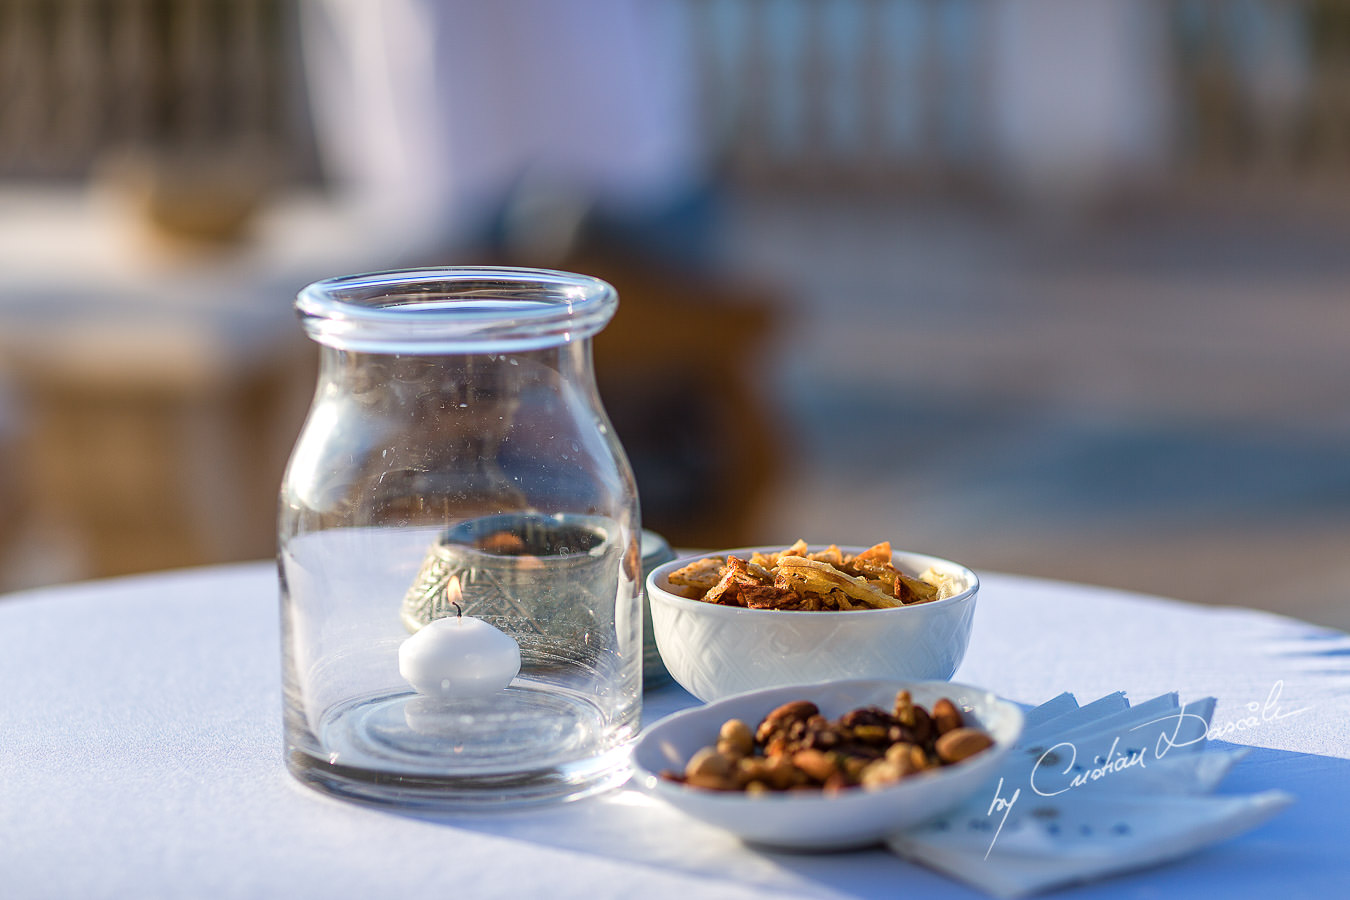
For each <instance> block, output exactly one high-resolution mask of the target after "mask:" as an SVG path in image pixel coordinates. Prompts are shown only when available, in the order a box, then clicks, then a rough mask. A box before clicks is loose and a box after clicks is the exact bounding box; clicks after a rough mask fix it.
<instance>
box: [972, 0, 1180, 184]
mask: <svg viewBox="0 0 1350 900" xmlns="http://www.w3.org/2000/svg"><path fill="white" fill-rule="evenodd" d="M1166 12H1167V7H1166V5H1165V4H1163V3H1161V2H1157V0H997V2H995V3H994V4H993V6H992V9H991V13H992V20H993V23H992V29H991V32H992V33H991V38H992V59H991V62H990V65H991V77H990V80H989V81H990V85H991V91H992V96H991V101H992V103H991V106H992V110H993V121H992V127H993V145H994V153H995V160H996V165H997V166H998V167H999V169H1000V174H1001V176H1002V178H1003V179H1004V181H1005V183H1006V184H1007V186H1008V187H1009V189H1010V190H1011V191H1012V192H1013V193H1014V194H1016V195H1019V196H1021V197H1022V198H1023V199H1026V200H1028V201H1030V202H1032V203H1033V204H1036V205H1041V206H1047V207H1051V208H1056V207H1058V208H1068V209H1072V208H1075V207H1078V206H1080V205H1085V204H1089V205H1090V204H1091V202H1092V201H1094V200H1096V199H1098V197H1099V195H1101V194H1102V193H1104V192H1107V191H1109V190H1111V189H1113V188H1115V187H1118V186H1120V185H1122V184H1124V185H1126V186H1128V185H1130V184H1132V183H1137V182H1140V181H1146V180H1148V179H1149V178H1151V177H1152V176H1154V175H1156V174H1157V173H1158V172H1159V171H1160V170H1161V169H1162V168H1163V167H1164V166H1165V165H1166V164H1167V163H1168V161H1169V158H1170V154H1171V152H1172V149H1173V134H1172V125H1171V122H1172V116H1173V110H1172V108H1171V103H1172V97H1173V90H1174V85H1173V83H1172V81H1171V80H1170V76H1169V65H1168V62H1167V40H1168V32H1167V20H1166Z"/></svg>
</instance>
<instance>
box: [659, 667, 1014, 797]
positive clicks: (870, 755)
mask: <svg viewBox="0 0 1350 900" xmlns="http://www.w3.org/2000/svg"><path fill="white" fill-rule="evenodd" d="M993 744H994V741H993V738H991V737H990V736H989V735H988V734H987V733H986V732H984V731H983V730H981V729H979V728H975V727H972V726H970V725H967V723H966V721H965V717H964V716H963V715H962V714H961V711H960V710H959V709H958V708H957V707H956V705H955V704H954V703H952V701H951V700H949V699H947V698H945V697H944V698H942V699H940V700H938V701H937V702H936V703H934V704H933V709H932V711H931V712H929V711H928V710H926V709H924V707H922V706H920V705H919V704H917V703H915V702H914V700H913V697H912V696H911V695H910V692H909V691H905V690H902V691H900V692H899V693H897V694H896V696H895V705H894V708H893V709H892V710H891V711H890V712H887V711H886V710H884V709H882V708H881V707H878V706H865V707H860V708H858V709H854V710H850V711H849V712H846V713H844V714H843V715H842V716H840V717H839V718H838V719H836V720H833V721H831V720H829V719H827V718H825V716H823V715H821V713H820V709H819V708H818V707H817V706H816V704H814V703H812V702H811V701H809V700H794V701H792V702H791V703H785V704H783V705H782V706H780V707H778V708H777V709H775V710H773V711H772V712H770V713H769V714H768V715H767V716H765V717H764V719H763V720H762V721H761V722H760V723H759V724H758V726H756V727H755V728H754V729H751V727H750V726H749V725H747V724H746V723H745V722H743V721H741V720H740V719H729V720H727V721H726V722H725V723H723V725H722V728H721V731H720V732H719V734H718V737H717V742H716V744H715V745H712V746H708V747H704V748H703V749H701V750H699V751H698V752H697V753H695V754H694V755H693V756H692V757H691V758H690V760H689V762H688V763H687V764H686V765H685V768H684V771H683V772H673V771H668V772H663V773H661V777H663V778H665V779H667V780H670V781H675V782H679V783H681V784H687V785H691V786H693V787H700V788H707V789H709V790H715V791H744V792H746V793H749V794H759V793H766V792H769V791H794V790H823V791H826V792H833V791H838V790H842V789H844V788H850V787H857V786H863V787H878V786H881V785H887V784H892V783H894V782H897V781H899V780H900V779H902V778H906V777H908V776H910V775H915V774H918V773H920V772H924V771H927V770H929V769H936V768H938V767H940V766H945V765H953V764H955V763H959V762H961V761H962V760H965V759H969V758H970V757H972V756H974V755H975V754H977V753H981V752H983V751H984V750H986V749H988V748H989V747H991V746H993Z"/></svg>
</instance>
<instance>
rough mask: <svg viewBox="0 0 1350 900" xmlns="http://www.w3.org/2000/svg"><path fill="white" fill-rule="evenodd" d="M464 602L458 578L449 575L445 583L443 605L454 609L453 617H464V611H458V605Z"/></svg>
mask: <svg viewBox="0 0 1350 900" xmlns="http://www.w3.org/2000/svg"><path fill="white" fill-rule="evenodd" d="M462 602H464V593H463V591H461V590H460V589H459V576H458V575H451V576H450V578H449V580H447V581H446V582H445V605H446V606H453V607H454V608H455V615H456V616H462V615H464V610H462V609H460V606H459V605H460V603H462Z"/></svg>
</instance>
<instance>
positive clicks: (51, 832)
mask: <svg viewBox="0 0 1350 900" xmlns="http://www.w3.org/2000/svg"><path fill="white" fill-rule="evenodd" d="M278 619H279V616H278V603H277V583H276V575H275V570H274V568H273V566H272V565H270V564H268V563H250V564H245V565H236V566H226V567H212V568H201V569H189V570H180V571H172V572H163V573H156V574H152V575H144V576H132V577H126V578H120V579H113V580H106V581H99V582H88V583H82V584H74V585H67V586H60V587H54V588H46V589H41V590H35V591H29V592H25V593H21V594H13V595H10V596H8V597H5V598H0V684H3V685H4V687H5V689H6V695H5V699H4V702H3V703H0V873H3V875H2V876H0V884H3V889H0V894H3V896H4V897H6V898H10V900H20V898H30V897H75V896H78V897H84V898H95V897H118V898H121V897H128V896H133V897H139V898H156V897H182V896H195V897H208V898H216V897H248V898H256V897H288V898H289V897H307V896H324V897H332V896H344V897H345V896H376V895H378V896H389V897H399V898H413V897H434V898H437V900H443V898H445V897H447V896H452V895H454V896H469V897H482V896H492V897H496V896H501V897H507V896H509V897H533V896H549V897H590V898H595V897H625V898H626V897H632V896H641V897H643V898H644V900H657V898H662V897H678V898H681V900H683V898H687V897H689V896H698V897H700V898H703V897H767V896H774V897H781V896H801V897H858V896H863V897H867V896H878V897H883V896H884V897H894V896H898V895H900V894H906V895H911V896H924V897H978V896H981V895H980V894H978V893H976V892H975V891H973V890H971V889H970V888H968V887H965V886H963V885H961V884H958V883H955V882H953V881H950V880H948V879H946V878H944V877H942V876H940V875H938V874H936V873H934V872H930V871H928V870H926V869H924V868H921V867H918V866H915V865H912V864H910V863H907V862H905V861H903V860H901V859H899V858H898V857H896V856H894V855H892V854H890V853H888V852H886V851H884V850H881V849H876V850H869V851H861V852H852V853H844V854H821V855H794V854H788V853H777V852H769V851H764V850H760V849H752V848H749V847H747V846H745V845H743V844H741V843H740V842H739V841H737V840H736V839H735V838H733V837H731V836H729V835H727V834H725V833H722V832H720V831H718V830H716V829H713V828H711V827H709V826H705V825H703V824H700V823H698V822H695V821H693V820H690V819H688V818H685V817H684V816H682V815H681V814H680V813H678V812H676V811H675V810H673V809H670V808H668V807H666V806H664V805H662V804H660V803H658V802H657V801H655V800H653V799H651V798H649V797H647V796H646V795H644V794H641V793H639V792H638V791H636V790H634V789H632V788H623V789H620V790H617V791H612V792H610V793H608V794H605V795H602V796H599V797H595V798H591V799H588V800H583V801H579V802H576V803H571V804H566V805H560V806H552V807H545V808H541V809H537V810H532V811H528V812H514V813H493V814H481V815H477V816H444V817H438V818H417V817H413V816H407V815H400V814H398V813H392V812H388V811H383V810H377V809H372V808H367V807H363V806H358V805H354V804H349V803H345V802H342V801H339V800H335V799H331V798H329V797H327V796H325V795H322V794H320V793H317V792H315V791H313V790H310V789H308V788H306V787H303V786H301V785H300V784H298V783H297V782H295V781H294V780H293V779H292V778H291V777H290V776H289V775H288V774H287V773H286V771H285V769H284V766H283V763H282V745H281V695H280V690H281V687H280V686H281V677H280V650H279V647H280V642H279V636H278ZM956 680H958V681H962V682H966V683H971V684H978V685H982V686H985V687H988V688H991V689H993V690H995V691H997V692H998V693H1000V694H1002V695H1004V696H1006V697H1008V698H1010V699H1013V700H1016V701H1019V702H1023V703H1027V704H1037V703H1040V702H1043V701H1045V700H1047V699H1049V698H1050V697H1052V696H1054V695H1056V694H1059V693H1061V692H1063V691H1071V692H1073V693H1075V694H1076V695H1077V696H1078V698H1079V700H1080V701H1082V702H1087V701H1089V700H1093V699H1095V698H1097V697H1100V696H1103V695H1105V694H1108V693H1111V692H1113V691H1117V690H1124V691H1126V692H1127V693H1128V694H1129V696H1130V698H1131V699H1132V700H1135V701H1140V700H1144V699H1147V698H1149V697H1152V696H1155V695H1157V694H1161V693H1164V692H1166V691H1173V690H1175V691H1178V692H1179V693H1180V694H1181V697H1182V699H1183V700H1187V699H1194V698H1199V697H1204V696H1215V697H1217V698H1218V706H1217V708H1216V710H1215V713H1214V719H1213V722H1214V724H1215V725H1216V726H1222V725H1223V724H1224V723H1230V722H1236V721H1239V720H1243V719H1248V718H1249V717H1250V716H1251V712H1250V710H1251V709H1252V708H1254V707H1253V706H1252V705H1253V704H1255V705H1257V706H1260V705H1263V704H1269V703H1271V702H1272V697H1273V698H1274V701H1273V702H1275V703H1277V704H1278V705H1279V706H1280V707H1281V708H1282V709H1284V710H1286V711H1293V710H1302V712H1300V713H1299V714H1298V715H1292V716H1286V717H1284V718H1278V719H1277V718H1274V717H1270V720H1269V721H1264V720H1262V721H1260V722H1259V724H1258V725H1257V726H1256V727H1249V728H1245V729H1242V730H1240V731H1234V733H1232V734H1231V735H1228V736H1227V737H1226V738H1225V739H1226V740H1228V741H1231V742H1233V743H1239V744H1246V745H1249V746H1251V747H1253V748H1255V749H1254V750H1253V751H1252V753H1251V754H1250V755H1249V756H1248V757H1247V758H1246V759H1244V760H1243V761H1242V762H1241V763H1239V764H1238V766H1237V767H1236V768H1235V770H1234V771H1233V772H1232V774H1230V775H1229V777H1228V778H1227V780H1226V781H1225V782H1224V784H1223V785H1222V786H1221V788H1220V792H1221V793H1222V792H1229V791H1232V792H1243V791H1247V792H1255V791H1260V790H1266V789H1271V788H1279V789H1282V790H1285V791H1288V792H1290V793H1291V794H1293V795H1294V796H1295V798H1296V801H1295V803H1294V804H1293V805H1292V806H1291V807H1290V808H1288V809H1287V810H1285V811H1284V812H1282V813H1281V814H1280V815H1278V816H1277V817H1276V818H1275V819H1273V820H1272V821H1270V822H1268V823H1267V824H1265V825H1263V826H1261V827H1259V828H1257V829H1256V830H1254V831H1251V832H1249V833H1247V834H1245V835H1243V836H1241V837H1238V838H1236V839H1233V840H1231V841H1228V842H1226V843H1223V844H1220V845H1217V846H1214V847H1211V848H1210V849H1208V850H1205V851H1203V852H1201V853H1198V854H1196V855H1194V856H1191V857H1189V858H1187V859H1185V860H1183V861H1181V862H1178V863H1174V864H1171V865H1167V866H1162V867H1159V868H1155V869H1149V870H1146V871H1141V872H1136V873H1132V874H1128V875H1124V876H1120V877H1116V878H1113V879H1111V880H1109V881H1103V882H1099V883H1096V884H1093V885H1089V886H1086V887H1082V888H1076V889H1072V890H1070V891H1067V892H1064V893H1063V894H1062V896H1074V897H1079V896H1082V897H1106V896H1109V897H1145V896H1148V897H1158V896H1183V895H1187V896H1199V895H1207V896H1223V897H1227V898H1232V897H1239V896H1253V897H1258V896H1259V897H1266V896H1270V895H1272V894H1275V895H1280V896H1288V895H1289V894H1290V892H1291V891H1292V892H1293V893H1294V894H1296V895H1300V896H1303V895H1312V894H1314V893H1315V892H1321V893H1323V894H1325V895H1327V896H1337V895H1339V894H1341V893H1342V892H1343V891H1344V887H1345V885H1346V884H1347V883H1350V854H1346V853H1345V852H1344V849H1343V846H1342V843H1343V837H1344V835H1345V833H1346V831H1345V825H1344V823H1345V821H1346V813H1347V810H1350V740H1347V737H1348V736H1350V724H1347V723H1350V635H1347V634H1344V633H1341V632H1338V631H1332V630H1328V629H1324V628H1320V627H1316V626H1313V625H1309V624H1306V623H1303V622H1300V621H1297V620H1293V619H1287V618H1282V617H1279V616H1275V615H1271V614H1267V613H1262V612H1255V611H1251V610H1244V609H1229V608H1214V607H1197V606H1190V605H1185V604H1180V603H1176V602H1172V601H1167V600H1163V599H1159V598H1153V597H1146V596H1140V595H1137V594H1126V593H1121V592H1117V591H1110V590H1105V589H1100V588H1093V587H1087V586H1083V585H1075V584H1067V583H1062V582H1052V581H1044V580H1035V579H1028V578H1021V577H1015V576H1010V575H1002V574H996V573H982V588H981V593H980V600H979V609H978V612H977V615H976V624H975V633H974V637H973V639H972V641H971V645H970V650H969V653H968V655H967V657H966V660H965V662H964V664H963V665H962V667H961V669H960V670H959V671H958V672H957V674H956ZM694 702H695V701H694V700H693V698H691V697H690V696H689V695H688V694H686V693H685V692H684V691H682V690H681V689H679V688H678V687H674V686H670V687H664V688H660V689H657V690H653V691H650V692H649V693H648V694H647V697H646V712H645V715H644V719H645V721H647V722H651V721H654V720H655V719H656V718H658V717H660V716H662V715H664V714H666V713H669V712H673V711H675V710H677V709H680V708H683V707H685V706H689V705H692V704H693V703H694Z"/></svg>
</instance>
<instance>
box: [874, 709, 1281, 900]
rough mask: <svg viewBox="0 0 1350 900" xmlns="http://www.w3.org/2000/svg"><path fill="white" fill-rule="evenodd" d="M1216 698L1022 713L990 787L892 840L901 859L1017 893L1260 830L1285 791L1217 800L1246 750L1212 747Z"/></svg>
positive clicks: (1003, 893) (998, 891)
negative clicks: (1218, 789) (1021, 726)
mask: <svg viewBox="0 0 1350 900" xmlns="http://www.w3.org/2000/svg"><path fill="white" fill-rule="evenodd" d="M1213 714H1214V699H1213V698H1206V699H1204V700H1200V701H1196V702H1194V703H1188V704H1184V705H1183V704H1181V702H1180V701H1179V699H1178V697H1177V695H1176V694H1163V695H1162V696H1160V697H1154V698H1153V699H1152V700H1148V701H1145V702H1143V703H1140V704H1137V705H1134V706H1131V705H1130V702H1129V701H1128V700H1127V699H1126V697H1125V695H1124V694H1122V693H1116V694H1110V695H1108V696H1106V697H1102V698H1101V699H1099V700H1096V701H1094V702H1092V703H1089V704H1087V705H1085V706H1080V705H1079V704H1078V701H1077V699H1076V698H1075V697H1074V696H1073V695H1072V694H1061V695H1060V696H1058V697H1055V698H1054V699H1053V700H1050V701H1048V702H1047V703H1044V704H1042V705H1040V706H1038V707H1036V708H1035V709H1032V710H1029V711H1027V713H1026V726H1025V728H1024V729H1023V732H1022V737H1021V739H1020V740H1019V741H1018V744H1017V746H1016V747H1015V748H1013V751H1012V752H1011V753H1010V754H1009V755H1008V758H1007V759H1006V760H1005V761H1004V764H1003V766H1002V767H1001V768H1000V770H999V772H998V774H997V775H996V776H994V777H993V778H992V779H991V780H990V783H989V785H988V787H987V788H984V789H981V790H980V791H977V792H976V793H975V795H974V796H973V797H972V798H971V799H970V800H968V801H967V802H966V803H965V804H963V805H962V806H960V807H958V808H956V809H954V810H952V811H951V812H948V813H946V814H944V815H942V816H940V817H938V818H936V819H932V820H929V821H928V822H926V823H924V824H923V825H920V826H917V827H915V828H913V829H910V830H908V831H905V832H902V833H900V834H897V835H895V836H893V837H892V838H890V839H889V840H888V841H887V843H888V845H889V846H890V848H891V849H892V850H893V851H895V852H896V853H898V854H899V855H900V856H902V857H905V858H906V859H909V860H912V861H914V862H917V863H920V864H922V865H925V866H928V867H930V868H933V869H937V870H938V871H941V872H944V873H946V874H947V875H950V876H951V877H953V878H956V879H958V880H960V881H964V882H966V883H967V884H970V885H972V886H974V887H976V888H979V889H980V890H983V891H985V892H986V893H988V894H992V895H994V896H996V897H1024V896H1027V895H1029V894H1034V893H1038V892H1041V891H1047V890H1051V889H1053V888H1057V887H1063V886H1065V885H1069V884H1073V883H1078V882H1084V881H1090V880H1093V879H1097V878H1102V877H1105V876H1108V875H1113V874H1118V873H1121V872H1125V871H1129V870H1132V869H1138V868H1143V867H1145V866H1150V865H1155V864H1158V863H1161V862H1165V861H1168V860H1173V859H1178V858H1180V857H1182V856H1185V855H1187V854H1189V853H1192V852H1194V851H1196V850H1198V849H1200V848H1201V847H1204V846H1207V845H1209V844H1213V843H1216V842H1218V841H1221V840H1225V839H1227V838H1230V837H1233V836H1234V835H1237V834H1239V833H1241V832H1243V831H1245V830H1247V829H1249V828H1252V827H1254V826H1256V825H1259V824H1260V823H1261V822H1264V821H1265V820H1266V819H1268V818H1270V817H1271V816H1273V815H1274V814H1275V813H1277V812H1279V811H1280V810H1281V809H1283V808H1284V807H1285V806H1287V805H1288V804H1289V803H1290V802H1291V800H1292V797H1290V796H1289V795H1288V794H1285V793H1283V792H1281V791H1266V792H1262V793H1259V794H1249V795H1243V796H1232V795H1226V796H1213V794H1212V792H1213V791H1214V789H1215V788H1216V787H1217V786H1218V784H1219V782H1220V781H1221V780H1222V779H1223V777H1224V776H1225V775H1226V774H1227V773H1228V771H1229V770H1230V769H1231V768H1232V767H1233V765H1235V764H1236V763H1237V762H1238V760H1240V759H1241V758H1242V757H1243V756H1244V755H1245V753H1246V751H1245V750H1244V749H1241V748H1216V747H1211V746H1209V745H1208V741H1207V735H1208V733H1209V725H1210V717H1211V716H1212V715H1213Z"/></svg>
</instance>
